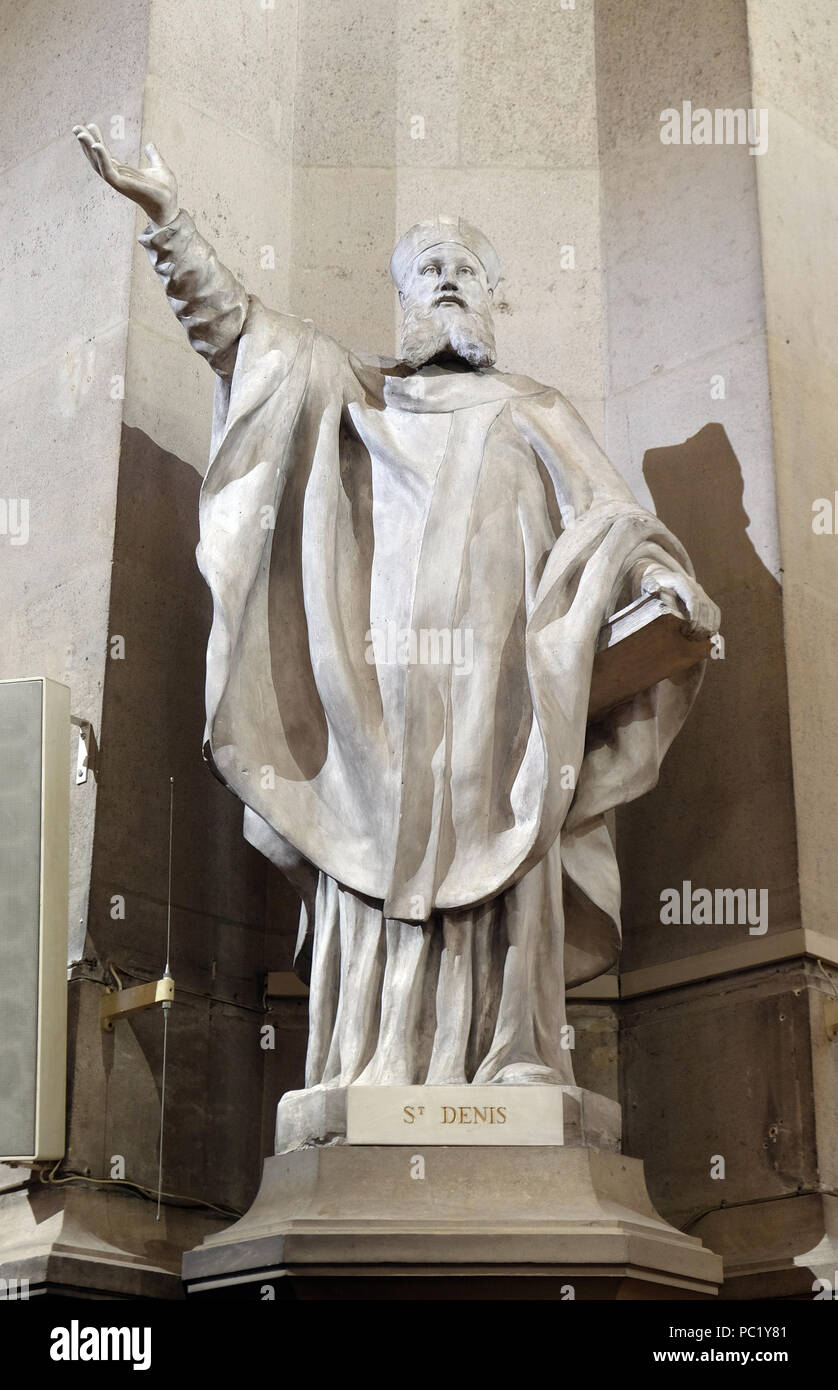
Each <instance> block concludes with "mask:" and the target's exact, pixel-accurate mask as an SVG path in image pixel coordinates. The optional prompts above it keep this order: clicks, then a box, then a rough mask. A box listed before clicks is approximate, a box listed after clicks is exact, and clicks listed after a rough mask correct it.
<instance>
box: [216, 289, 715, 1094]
mask: <svg viewBox="0 0 838 1390" xmlns="http://www.w3.org/2000/svg"><path fill="white" fill-rule="evenodd" d="M200 520H201V540H200V545H199V548H198V558H199V563H200V566H201V569H202V572H203V574H204V576H205V578H206V580H207V582H208V584H209V586H210V589H211V591H212V596H213V602H214V617H213V626H212V633H211V637H210V642H209V649H208V659H207V692H206V693H207V739H208V745H209V755H210V756H211V758H212V761H213V763H214V765H215V767H216V769H217V771H218V773H219V775H220V776H221V777H222V779H223V780H224V781H225V782H226V783H227V785H228V786H230V787H231V788H232V789H233V790H234V791H235V792H236V793H237V794H238V795H239V796H240V797H241V799H242V800H243V801H244V802H245V803H246V805H247V807H248V811H247V813H246V817H245V833H246V835H247V837H248V838H249V839H250V840H251V841H252V842H253V843H254V844H256V845H258V847H259V848H260V849H261V850H262V851H263V852H264V853H266V854H267V855H268V856H269V857H270V858H272V859H273V860H274V862H276V863H277V864H279V865H280V867H282V868H283V869H284V870H285V871H286V872H287V873H288V874H289V876H290V877H292V879H294V880H295V881H296V882H297V884H298V886H299V887H300V890H301V893H302V895H303V913H302V919H301V931H300V941H299V952H300V958H301V959H303V958H304V957H305V956H308V957H309V958H310V960H311V963H312V1000H311V1003H312V1010H311V1018H312V1022H311V1040H310V1047H309V1060H308V1075H307V1083H306V1084H307V1085H314V1084H317V1083H324V1084H343V1083H346V1082H347V1081H352V1080H358V1079H361V1080H364V1081H370V1082H382V1081H396V1080H401V1081H424V1080H429V1081H439V1082H442V1081H449V1080H453V1079H460V1080H463V1079H466V1080H500V1081H503V1080H510V1079H520V1078H521V1077H522V1076H524V1077H525V1079H548V1080H553V1081H555V1080H568V1079H569V1078H570V1071H569V1062H568V1060H567V1059H568V1054H567V1052H566V1051H565V1050H563V1049H562V1045H561V1031H560V1030H561V1026H562V1023H563V1021H564V1015H563V1012H562V1009H563V1004H562V1002H561V1001H562V1000H563V996H564V985H567V986H568V987H570V986H572V985H573V984H575V983H580V982H582V981H584V980H586V979H590V978H591V977H593V976H594V975H596V974H598V973H600V972H601V971H603V970H606V969H607V968H608V967H609V966H610V965H611V964H612V963H613V961H614V959H615V957H616V951H617V947H618V941H619V882H618V875H617V868H616V862H615V857H614V851H613V847H612V843H611V838H610V835H609V833H608V829H607V827H606V823H605V816H606V814H607V812H608V811H609V810H611V809H612V808H614V807H615V806H617V805H619V804H620V803H622V802H626V801H629V800H631V799H632V798H634V797H636V796H639V795H640V794H641V793H642V792H644V791H646V790H647V789H648V788H650V787H651V786H653V785H654V783H655V782H656V780H657V777H658V771H659V767H660V763H661V760H662V758H663V756H664V754H665V752H666V750H667V748H668V746H669V744H670V743H671V741H672V739H673V738H674V736H675V734H676V733H677V731H678V729H679V728H680V725H681V723H682V722H683V720H684V718H685V716H686V714H687V711H688V709H689V707H690V704H691V702H692V700H693V698H694V696H695V693H696V690H697V688H698V684H699V682H700V679H701V674H702V670H701V668H697V669H695V670H693V671H692V672H689V673H687V674H686V675H682V676H680V677H678V678H676V679H673V680H667V681H663V682H661V683H660V684H659V685H657V686H656V687H654V688H653V689H652V690H650V691H648V692H645V693H644V694H642V695H639V696H637V697H636V698H635V700H634V701H633V702H632V703H631V704H629V705H627V706H624V707H623V708H622V709H621V710H620V711H618V712H617V713H615V714H614V715H612V716H609V717H607V718H606V719H605V720H603V721H601V722H600V723H599V724H597V725H595V726H590V727H588V725H587V706H588V693H589V685H590V675H591V668H592V664H593V658H594V652H595V645H596V639H597V634H598V632H599V629H600V627H601V625H602V622H603V621H604V619H605V618H606V616H608V614H609V613H610V612H612V611H614V608H615V606H617V605H618V603H619V602H622V601H628V599H629V598H630V597H632V596H633V595H632V593H631V592H630V588H631V585H632V584H633V583H635V582H636V581H635V579H634V578H633V577H634V576H636V575H637V574H638V573H639V572H640V570H642V565H643V563H644V562H645V561H648V562H652V561H660V560H661V559H664V560H665V561H666V563H667V565H668V566H669V567H670V568H675V569H678V568H682V569H683V570H685V571H686V572H687V573H690V574H691V573H692V570H691V566H690V563H689V560H688V558H687V556H686V554H685V552H684V551H683V549H682V547H681V546H680V544H679V543H678V541H677V540H676V539H675V538H674V537H673V536H672V535H671V534H670V533H669V531H668V530H667V529H666V527H664V526H663V525H662V524H661V522H660V521H659V520H658V519H657V518H656V517H655V516H654V515H652V514H651V513H650V512H648V511H646V510H645V509H644V508H642V507H640V506H639V505H638V504H637V502H636V501H635V500H634V498H633V497H632V495H631V493H630V491H629V489H628V488H627V486H626V485H625V483H624V482H623V481H622V479H621V478H620V477H619V475H618V474H617V473H616V472H615V470H614V469H613V468H612V466H611V465H610V464H609V462H608V460H607V459H606V458H605V456H604V455H603V453H602V452H601V450H600V449H599V448H598V446H597V445H596V443H595V441H594V440H593V437H592V436H591V435H590V433H589V431H588V430H587V428H586V426H585V425H584V424H583V423H582V421H581V420H580V418H579V416H578V415H577V414H576V412H575V411H574V410H573V409H572V407H571V406H570V405H569V403H568V402H567V401H566V400H565V399H564V398H563V397H562V396H561V395H560V394H559V393H558V392H556V391H554V390H552V389H550V388H547V387H544V386H542V385H540V384H539V383H538V382H535V381H531V380H529V379H528V378H524V377H515V376H510V375H508V374H505V373H501V372H497V371H493V370H485V371H471V370H469V371H457V370H449V369H444V368H440V367H433V366H431V367H426V368H423V369H422V370H420V371H419V372H410V371H408V370H407V369H406V368H404V367H403V366H399V365H398V364H395V363H388V362H387V361H385V360H383V359H372V358H361V357H358V356H355V355H353V354H352V353H350V352H347V351H346V350H345V349H343V348H342V347H340V346H339V345H338V344H337V343H335V342H334V341H333V340H332V339H330V338H328V337H327V336H326V335H324V334H321V333H319V332H317V331H316V330H315V329H314V328H313V326H312V325H310V324H308V323H307V322H303V321H301V320H298V319H293V318H290V317H288V316H284V315H279V314H274V313H271V312H270V311H268V310H266V309H265V308H264V307H263V306H262V305H261V304H260V303H259V301H258V300H255V299H250V301H249V303H248V309H247V317H246V320H245V324H244V330H243V333H242V335H241V338H240V340H239V343H238V349H237V354H236V359H235V365H234V368H233V370H232V372H231V375H230V376H229V377H227V378H226V379H221V380H219V382H218V383H217V387H216V401H215V421H214V436H213V456H212V460H211V464H210V468H209V471H208V473H207V476H206V479H205V482H204V486H203V490H202V495H201V516H200ZM423 634H431V635H432V640H431V639H429V643H428V646H427V648H426V649H423V648H422V647H421V644H420V646H418V647H416V645H415V644H416V642H417V641H418V640H419V639H420V638H422V635H423ZM394 635H395V637H394ZM391 637H394V640H395V642H396V644H398V642H401V641H402V640H403V639H405V638H406V637H411V638H412V640H413V641H414V647H415V650H414V652H413V655H412V656H411V655H408V656H407V657H406V658H404V659H402V658H399V657H396V658H395V659H394V657H393V650H394V646H393V642H392V641H390V639H391ZM423 640H424V639H423ZM408 646H409V643H408ZM423 650H424V656H422V655H420V656H419V657H416V654H415V653H416V651H420V652H422V651H423ZM414 1024H415V1026H414Z"/></svg>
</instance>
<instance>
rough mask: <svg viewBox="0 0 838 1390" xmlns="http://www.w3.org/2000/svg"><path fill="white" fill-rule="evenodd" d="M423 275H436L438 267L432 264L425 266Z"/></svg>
mask: <svg viewBox="0 0 838 1390" xmlns="http://www.w3.org/2000/svg"><path fill="white" fill-rule="evenodd" d="M421 273H422V275H427V274H429V273H430V274H431V275H436V266H435V265H433V264H431V265H423V266H422V271H421Z"/></svg>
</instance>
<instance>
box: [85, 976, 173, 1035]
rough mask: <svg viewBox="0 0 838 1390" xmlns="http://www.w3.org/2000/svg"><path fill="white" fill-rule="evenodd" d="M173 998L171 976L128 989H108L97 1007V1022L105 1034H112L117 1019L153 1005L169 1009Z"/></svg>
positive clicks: (150, 1007)
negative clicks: (160, 1005)
mask: <svg viewBox="0 0 838 1390" xmlns="http://www.w3.org/2000/svg"><path fill="white" fill-rule="evenodd" d="M174 997H175V982H174V980H173V979H172V977H171V975H164V976H163V978H162V979H160V980H150V981H149V983H148V984H145V985H133V986H132V987H131V988H130V989H111V988H110V986H109V987H108V989H107V991H106V993H105V994H103V995H102V1000H101V1003H100V1005H99V1021H100V1022H101V1024H102V1027H103V1028H104V1029H105V1031H106V1032H108V1033H112V1032H113V1026H114V1023H115V1022H116V1020H117V1019H118V1018H127V1017H128V1015H129V1014H137V1013H140V1012H141V1011H142V1010H143V1009H152V1008H154V1005H155V1004H162V1005H163V1007H164V1008H169V1007H171V1003H172V1000H173V999H174Z"/></svg>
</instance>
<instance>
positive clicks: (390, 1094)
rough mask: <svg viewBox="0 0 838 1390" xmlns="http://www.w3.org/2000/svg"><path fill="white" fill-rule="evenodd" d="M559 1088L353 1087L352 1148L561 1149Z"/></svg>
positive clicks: (349, 1108)
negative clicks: (461, 1146) (509, 1146)
mask: <svg viewBox="0 0 838 1390" xmlns="http://www.w3.org/2000/svg"><path fill="white" fill-rule="evenodd" d="M564 1104H565V1098H564V1094H563V1088H562V1087H561V1086H349V1087H348V1088H347V1091H346V1141H347V1143H349V1144H412V1145H416V1144H469V1145H472V1146H473V1145H477V1144H515V1145H519V1144H563V1143H564Z"/></svg>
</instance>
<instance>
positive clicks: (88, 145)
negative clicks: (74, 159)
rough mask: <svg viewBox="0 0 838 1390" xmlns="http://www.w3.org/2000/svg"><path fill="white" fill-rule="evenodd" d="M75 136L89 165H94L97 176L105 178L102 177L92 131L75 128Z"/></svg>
mask: <svg viewBox="0 0 838 1390" xmlns="http://www.w3.org/2000/svg"><path fill="white" fill-rule="evenodd" d="M75 134H76V139H77V140H78V142H79V144H80V145H81V147H82V149H83V150H84V153H85V156H86V158H87V160H88V161H89V163H90V164H92V165H93V168H94V169H95V170H96V173H97V174H99V175H100V176H102V177H104V176H103V175H102V166H101V164H100V162H99V159H98V157H97V155H96V151H95V150H94V148H93V136H92V135H91V134H90V131H89V130H86V129H85V127H84V126H77V127H76V128H75Z"/></svg>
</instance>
